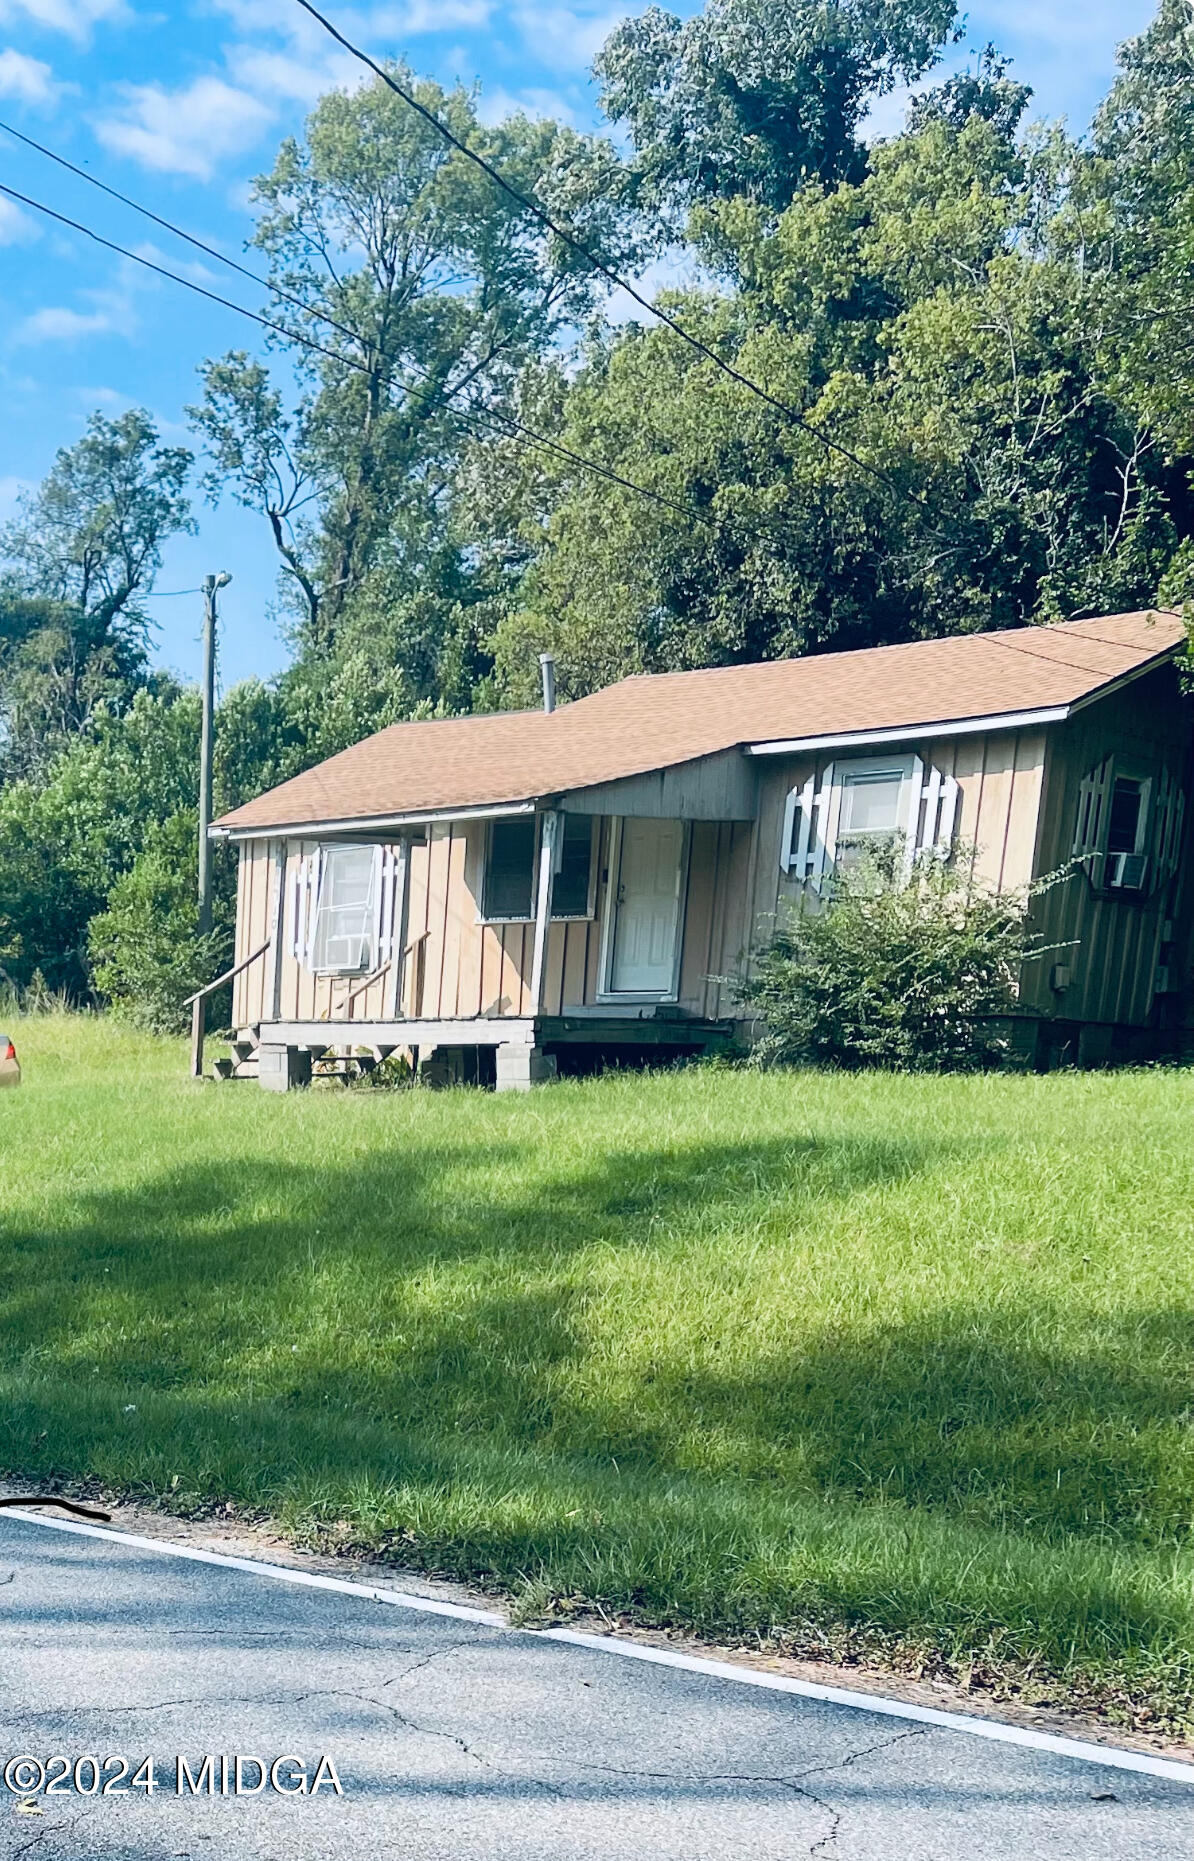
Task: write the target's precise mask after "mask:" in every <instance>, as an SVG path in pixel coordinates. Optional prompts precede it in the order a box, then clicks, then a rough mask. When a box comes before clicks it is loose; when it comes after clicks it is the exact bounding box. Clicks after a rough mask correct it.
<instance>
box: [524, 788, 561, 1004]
mask: <svg viewBox="0 0 1194 1861" xmlns="http://www.w3.org/2000/svg"><path fill="white" fill-rule="evenodd" d="M559 832H560V816H559V812H558V810H557V809H555V808H547V809H546V810H545V811H544V815H543V832H542V834H541V836H540V840H539V885H538V889H537V891H536V894H535V953H534V956H533V958H532V961H531V1013H532V1014H541V1013H542V1012H543V984H544V981H545V980H546V975H547V931H548V926H549V925H550V923H551V893H552V887H553V886H554V884H555V876H556V842H557V840H558V838H559Z"/></svg>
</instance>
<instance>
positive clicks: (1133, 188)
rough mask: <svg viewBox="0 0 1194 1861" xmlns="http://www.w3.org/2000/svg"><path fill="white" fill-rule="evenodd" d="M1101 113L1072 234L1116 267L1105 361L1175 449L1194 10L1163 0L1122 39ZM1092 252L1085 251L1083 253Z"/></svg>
mask: <svg viewBox="0 0 1194 1861" xmlns="http://www.w3.org/2000/svg"><path fill="white" fill-rule="evenodd" d="M1119 63H1120V74H1119V76H1118V78H1117V79H1116V82H1115V84H1114V85H1113V87H1112V89H1111V92H1110V95H1109V96H1108V97H1107V99H1106V101H1105V103H1104V104H1103V106H1102V108H1101V109H1100V110H1099V112H1098V114H1097V116H1096V118H1095V126H1094V148H1093V152H1092V154H1091V156H1090V158H1089V160H1088V163H1087V165H1086V169H1085V172H1084V174H1083V177H1082V181H1083V194H1082V197H1081V199H1080V201H1079V203H1078V204H1079V206H1080V208H1081V211H1080V213H1079V212H1076V214H1075V227H1074V238H1075V244H1076V245H1077V244H1078V243H1079V242H1081V245H1080V249H1081V250H1082V253H1083V257H1084V258H1085V259H1087V262H1090V259H1093V261H1094V262H1096V263H1099V262H1102V263H1103V264H1104V265H1106V266H1107V267H1108V268H1109V270H1110V271H1111V275H1112V279H1113V283H1114V286H1115V290H1114V300H1115V310H1116V312H1117V314H1116V316H1115V319H1114V326H1113V337H1114V340H1113V341H1112V342H1109V343H1108V344H1107V347H1106V353H1105V356H1104V362H1105V366H1106V369H1107V373H1108V378H1109V380H1110V381H1111V382H1112V383H1113V385H1114V387H1115V388H1116V390H1117V391H1118V392H1119V393H1121V394H1122V395H1124V396H1125V397H1126V398H1128V399H1130V400H1131V401H1132V402H1133V403H1134V404H1135V406H1136V407H1137V408H1138V409H1139V411H1140V412H1141V414H1142V415H1143V416H1144V417H1145V419H1146V420H1148V421H1149V422H1150V423H1151V425H1152V426H1153V427H1154V429H1155V431H1156V433H1157V435H1158V438H1159V439H1160V441H1161V443H1162V444H1163V445H1164V446H1165V447H1166V449H1167V451H1168V454H1169V456H1170V458H1171V459H1173V460H1175V461H1176V460H1177V459H1178V458H1180V457H1181V455H1183V454H1189V453H1191V452H1192V451H1194V338H1192V336H1191V304H1192V302H1194V17H1192V16H1191V11H1190V7H1189V4H1188V0H1161V5H1160V6H1159V8H1158V11H1157V16H1156V18H1155V19H1154V20H1153V22H1152V24H1151V25H1150V26H1149V28H1148V29H1147V31H1146V32H1143V33H1141V34H1140V36H1139V37H1138V38H1135V39H1130V40H1128V41H1127V43H1126V44H1125V45H1123V46H1121V47H1120V52H1119ZM1088 254H1089V255H1090V258H1087V255H1088Z"/></svg>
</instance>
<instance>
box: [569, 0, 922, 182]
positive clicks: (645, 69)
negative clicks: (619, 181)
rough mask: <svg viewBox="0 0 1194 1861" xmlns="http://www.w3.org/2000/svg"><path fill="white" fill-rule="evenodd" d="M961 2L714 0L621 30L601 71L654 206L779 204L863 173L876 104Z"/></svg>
mask: <svg viewBox="0 0 1194 1861" xmlns="http://www.w3.org/2000/svg"><path fill="white" fill-rule="evenodd" d="M956 13H957V8H956V5H955V0H842V3H841V4H838V5H835V6H826V5H824V4H823V0H779V3H778V4H777V3H776V0H709V4H708V5H707V6H706V7H705V10H704V11H703V12H701V13H697V14H696V15H694V16H693V17H692V18H689V19H685V20H681V19H679V18H677V17H676V15H675V14H672V13H665V12H664V11H663V9H662V8H661V7H658V6H650V7H648V8H647V10H646V12H645V13H641V14H639V15H638V16H637V17H635V18H632V19H627V20H623V21H622V23H621V24H620V25H619V26H616V27H615V28H614V31H613V32H612V33H611V34H610V36H609V38H608V39H607V40H606V42H605V44H604V46H603V47H602V49H601V52H600V55H599V56H598V59H597V62H596V66H595V70H596V75H597V77H598V80H599V81H600V82H601V84H602V92H601V103H602V107H603V109H604V110H605V113H606V115H607V116H608V117H609V118H610V120H611V121H612V122H615V123H619V124H622V125H624V126H625V128H626V130H627V131H628V132H629V135H630V139H631V142H632V144H633V146H634V157H635V159H634V164H633V168H634V173H635V176H636V179H637V181H638V184H639V187H640V190H641V191H642V192H643V193H644V194H645V196H646V198H647V199H648V200H649V201H651V202H652V203H653V204H657V205H659V206H662V207H663V208H665V210H666V209H668V208H671V209H672V210H673V212H674V211H675V210H676V209H677V208H679V209H683V208H685V207H687V206H691V205H693V204H694V203H696V202H697V201H700V200H705V199H709V198H723V199H725V198H734V197H741V198H743V199H747V200H751V201H755V202H757V203H759V204H760V205H762V206H765V207H768V208H771V209H772V210H773V211H775V212H779V211H782V209H783V208H784V207H786V206H787V204H788V202H789V201H790V200H791V198H792V195H793V194H794V193H795V192H796V191H797V190H798V189H799V188H800V187H801V186H802V185H803V184H804V183H805V182H806V181H809V180H812V179H814V178H820V179H822V180H825V181H834V180H837V179H838V178H839V177H843V176H848V177H855V176H856V175H857V173H858V171H859V170H860V168H861V167H862V166H863V163H864V160H865V157H864V154H863V150H862V148H861V146H860V143H859V140H858V132H859V127H860V124H861V121H862V117H863V114H864V112H865V110H866V108H867V105H868V103H869V102H871V101H872V100H873V99H874V98H875V97H877V96H882V95H883V94H884V93H885V92H887V91H890V90H892V89H894V87H895V86H896V85H897V84H900V83H911V82H913V81H915V80H916V79H917V78H919V77H920V76H921V75H922V73H923V72H924V71H925V70H926V69H927V68H928V67H929V65H931V64H932V63H933V61H934V60H935V59H936V57H937V55H938V53H939V52H940V50H941V47H942V45H943V44H944V43H945V41H946V40H947V38H949V36H950V34H951V29H952V27H953V24H954V19H955V17H956Z"/></svg>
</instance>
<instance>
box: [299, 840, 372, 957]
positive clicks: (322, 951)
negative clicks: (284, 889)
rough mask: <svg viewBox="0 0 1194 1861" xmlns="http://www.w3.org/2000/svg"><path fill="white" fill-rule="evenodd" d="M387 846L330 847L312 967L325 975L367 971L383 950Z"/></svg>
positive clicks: (324, 865)
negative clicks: (381, 878) (382, 857)
mask: <svg viewBox="0 0 1194 1861" xmlns="http://www.w3.org/2000/svg"><path fill="white" fill-rule="evenodd" d="M380 851H381V849H380V848H379V847H372V846H335V847H325V848H324V849H323V856H322V859H321V862H320V872H319V892H318V902H317V904H316V908H315V927H314V934H313V936H312V939H311V967H312V969H314V970H315V971H316V972H317V973H319V974H323V975H329V974H330V975H349V976H355V975H362V974H364V972H365V971H366V970H370V969H372V968H373V964H374V960H375V952H376V949H377V929H378V927H377V909H376V907H377V902H378V899H379V892H378V883H377V880H378V870H377V869H378V866H379V863H380V861H379V854H380Z"/></svg>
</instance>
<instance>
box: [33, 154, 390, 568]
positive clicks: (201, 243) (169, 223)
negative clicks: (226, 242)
mask: <svg viewBox="0 0 1194 1861" xmlns="http://www.w3.org/2000/svg"><path fill="white" fill-rule="evenodd" d="M0 129H2V130H3V131H4V133H5V134H6V135H8V136H12V137H14V138H15V140H16V141H17V142H23V143H24V144H25V147H26V148H28V149H36V151H37V153H38V154H39V155H44V156H45V158H46V160H47V161H51V162H57V164H58V166H59V167H60V168H65V169H66V171H67V172H68V174H73V175H77V176H78V178H79V180H80V181H87V182H89V183H90V185H91V186H92V187H98V188H99V190H100V192H101V194H107V195H108V197H109V198H110V199H111V200H118V201H119V202H120V204H121V206H122V207H131V208H132V210H133V212H134V213H139V214H141V216H142V218H143V219H146V220H152V221H153V224H154V225H155V226H160V227H161V229H162V231H163V232H165V233H172V234H173V235H174V237H175V238H176V239H183V240H185V241H186V243H187V245H189V246H194V248H195V250H196V251H197V252H204V253H206V254H207V257H208V258H214V259H215V260H217V262H218V263H219V264H221V265H227V266H228V267H229V269H230V270H232V271H236V272H239V273H240V275H241V277H242V278H248V279H249V281H250V282H251V283H252V284H256V285H259V286H260V288H261V289H262V290H263V291H271V292H272V293H273V295H274V296H275V297H278V298H281V299H282V301H283V302H284V303H287V304H293V305H294V306H295V308H296V309H298V310H301V311H302V312H303V313H304V314H305V315H307V316H313V317H317V318H318V319H319V320H320V321H321V322H323V323H327V324H330V325H331V327H332V328H333V329H336V330H339V331H340V333H341V335H342V336H348V337H350V338H351V339H352V340H353V341H357V340H359V332H358V331H356V330H354V329H352V328H351V327H350V326H349V325H348V324H347V323H340V322H339V321H338V320H337V319H336V318H335V317H333V316H329V314H328V313H327V311H324V310H315V309H313V308H312V307H311V306H310V305H309V304H306V303H304V302H303V299H302V298H301V297H296V296H295V294H294V292H293V291H287V290H284V289H283V288H282V286H281V285H280V284H274V283H273V282H272V281H271V280H270V279H269V278H263V277H262V276H261V274H260V272H256V271H253V270H252V269H251V268H250V267H249V266H248V265H242V264H241V262H240V260H239V259H235V258H229V256H228V254H227V253H226V252H221V251H220V249H219V247H218V246H212V245H208V243H207V241H206V240H205V239H200V238H198V237H197V235H196V234H194V233H188V232H187V231H186V230H185V228H183V227H181V226H175V224H174V222H173V220H165V219H163V218H162V216H161V214H160V213H154V212H153V210H152V208H150V207H147V206H145V205H144V204H143V202H141V201H139V200H134V199H133V198H132V196H131V195H129V194H122V193H121V192H120V189H119V188H115V187H109V186H108V183H107V182H106V181H101V180H100V178H99V176H98V175H94V174H88V172H87V170H86V168H79V167H77V166H76V165H75V163H74V162H72V161H68V160H67V158H66V156H65V155H60V154H59V153H58V151H57V149H50V148H47V147H46V145H45V143H44V142H36V141H35V140H34V138H33V137H32V136H27V135H26V134H25V133H24V131H23V130H20V129H14V127H13V125H12V124H11V123H6V122H4V121H3V120H0ZM193 592H195V591H194V590H192V593H193Z"/></svg>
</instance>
